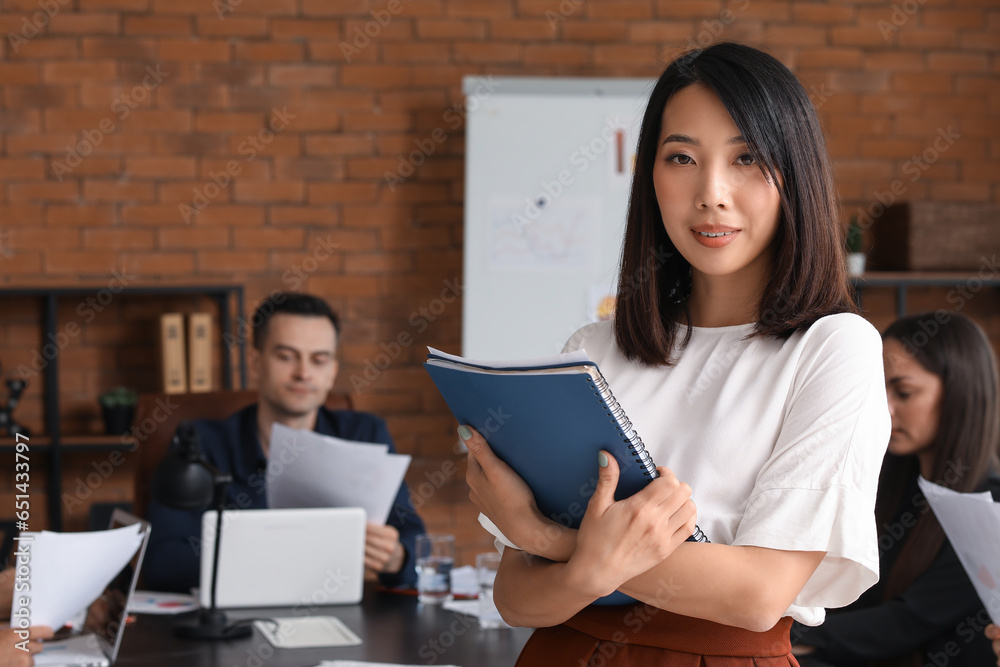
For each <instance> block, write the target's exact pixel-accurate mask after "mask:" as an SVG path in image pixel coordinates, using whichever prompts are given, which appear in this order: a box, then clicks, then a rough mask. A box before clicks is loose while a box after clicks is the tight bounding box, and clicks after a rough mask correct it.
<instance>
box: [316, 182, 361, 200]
mask: <svg viewBox="0 0 1000 667" xmlns="http://www.w3.org/2000/svg"><path fill="white" fill-rule="evenodd" d="M308 187H309V190H308V197H307V201H308V202H309V203H310V204H342V203H348V202H349V203H357V202H374V201H375V199H376V193H377V189H376V188H377V186H376V184H375V183H310V184H309V186H308Z"/></svg>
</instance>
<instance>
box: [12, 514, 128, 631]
mask: <svg viewBox="0 0 1000 667" xmlns="http://www.w3.org/2000/svg"><path fill="white" fill-rule="evenodd" d="M140 528H141V525H140V524H133V525H131V526H124V527H122V528H115V529H114V530H99V531H94V532H90V533H51V532H49V531H42V532H40V533H21V541H20V542H19V543H18V551H19V552H20V551H21V550H23V549H25V548H26V549H27V551H28V556H27V559H26V560H25V559H23V558H22V557H20V556H19V557H18V567H20V566H21V565H23V564H25V563H26V564H27V567H28V568H29V573H28V585H29V589H30V590H29V591H28V592H27V593H15V595H14V600H13V604H12V605H11V618H14V619H16V618H18V617H19V616H21V615H25V614H26V615H28V617H29V618H30V619H31V620H30V622H31V625H47V626H49V627H51V628H53V629H58V628H61V627H62V626H63V625H64V624H65V623H66V621H68V620H69V619H71V618H73V617H74V616H76V615H77V614H79V613H80V612H81V611H82V610H84V609H86V607H87V606H88V605H90V603H91V602H93V601H94V600H96V599H97V598H98V596H100V595H101V593H102V592H103V591H104V589H105V588H107V586H108V584H109V583H111V580H112V579H114V577H115V576H116V575H117V574H118V573H119V572H121V570H122V568H123V567H125V564H126V563H128V562H129V560H131V558H132V556H134V555H135V553H136V551H137V550H138V549H139V545H140V544H142V535H141V533H140V532H139V529H140ZM29 537H30V538H31V541H30V542H29V541H28V538H29ZM22 603H26V604H22ZM22 607H26V608H27V611H26V612H24V613H22V612H21V609H22Z"/></svg>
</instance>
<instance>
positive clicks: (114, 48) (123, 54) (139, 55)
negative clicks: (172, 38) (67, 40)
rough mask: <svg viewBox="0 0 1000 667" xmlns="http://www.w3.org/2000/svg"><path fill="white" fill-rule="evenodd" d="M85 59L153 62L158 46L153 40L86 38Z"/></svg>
mask: <svg viewBox="0 0 1000 667" xmlns="http://www.w3.org/2000/svg"><path fill="white" fill-rule="evenodd" d="M82 42H83V57H84V58H94V59H100V58H122V59H129V58H132V59H143V60H152V59H154V58H155V57H156V44H155V42H154V41H153V40H151V39H137V38H128V37H122V36H120V35H118V36H115V37H84V38H83V40H82Z"/></svg>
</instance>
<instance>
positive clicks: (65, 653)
mask: <svg viewBox="0 0 1000 667" xmlns="http://www.w3.org/2000/svg"><path fill="white" fill-rule="evenodd" d="M133 524H139V525H140V529H139V530H140V532H141V534H142V543H141V544H140V545H139V549H138V551H136V553H135V556H133V557H132V560H131V561H129V562H128V563H126V564H125V567H124V568H122V570H121V572H119V573H118V574H117V575H116V576H115V578H114V579H112V580H111V583H109V584H108V586H107V588H105V589H104V594H103V595H101V597H100V599H98V600H96V601H95V602H94V603H93V604H91V606H90V608H89V609H88V614H87V618H88V622H89V620H90V619H91V618H92V615H91V612H96V611H97V609H98V608H100V609H102V610H103V611H105V612H106V614H107V617H106V620H103V621H102V622H100V623H98V624H96V627H94V628H93V629H91V630H85V631H84V634H79V635H75V636H72V637H69V638H67V639H57V640H50V641H47V642H45V644H44V646H45V650H43V651H42V652H41V653H38V654H36V655H35V665H46V666H47V667H110V666H111V665H113V664H114V663H115V660H116V659H117V658H118V649H119V648H120V647H121V644H122V636H123V635H124V634H125V626H126V625H127V624H128V623H127V618H128V614H127V610H128V606H129V604H130V603H131V601H132V594H133V593H134V592H135V582H136V580H138V578H139V570H140V569H141V567H142V559H143V556H145V555H146V543H147V542H148V541H149V523H147V522H146V521H143V520H142V519H139V518H138V517H136V516H133V515H132V514H129V513H128V512H125V511H123V510H120V509H116V510H115V511H114V512H113V513H112V515H111V521H110V525H109V526H108V528H109V529H110V528H121V527H122V526H131V525H133ZM88 625H89V623H88ZM85 627H86V626H85Z"/></svg>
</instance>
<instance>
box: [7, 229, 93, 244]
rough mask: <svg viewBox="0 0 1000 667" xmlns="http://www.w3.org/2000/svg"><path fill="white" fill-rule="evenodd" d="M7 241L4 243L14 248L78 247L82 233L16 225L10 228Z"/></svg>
mask: <svg viewBox="0 0 1000 667" xmlns="http://www.w3.org/2000/svg"><path fill="white" fill-rule="evenodd" d="M5 241H6V242H5V243H4V245H5V246H9V247H10V249H12V250H46V249H50V248H57V249H60V250H66V249H78V248H79V247H80V233H79V232H78V231H76V232H65V231H62V230H60V231H59V232H56V231H55V230H52V229H46V228H45V227H14V228H12V229H10V230H9V232H8V236H7V238H6V239H5Z"/></svg>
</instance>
